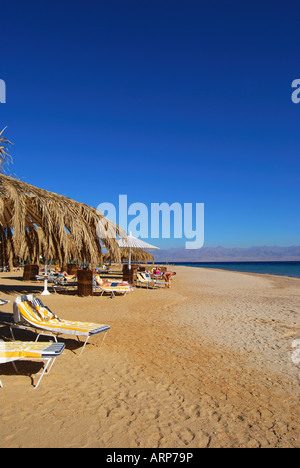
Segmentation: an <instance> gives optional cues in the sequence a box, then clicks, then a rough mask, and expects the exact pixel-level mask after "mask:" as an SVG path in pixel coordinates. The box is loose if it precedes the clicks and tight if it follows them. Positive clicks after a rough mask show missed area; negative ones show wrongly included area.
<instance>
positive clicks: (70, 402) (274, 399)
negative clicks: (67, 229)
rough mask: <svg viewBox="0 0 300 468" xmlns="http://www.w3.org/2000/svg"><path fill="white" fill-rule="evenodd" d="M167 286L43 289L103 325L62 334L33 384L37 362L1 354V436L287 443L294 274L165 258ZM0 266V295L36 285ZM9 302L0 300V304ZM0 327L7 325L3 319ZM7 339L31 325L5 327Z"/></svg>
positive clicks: (293, 382) (5, 441)
mask: <svg viewBox="0 0 300 468" xmlns="http://www.w3.org/2000/svg"><path fill="white" fill-rule="evenodd" d="M175 270H176V271H177V276H176V278H175V281H174V282H172V287H171V288H170V289H159V290H147V289H135V290H134V292H133V293H131V294H129V295H127V296H126V297H117V298H115V299H113V300H111V299H110V298H109V297H90V298H78V297H76V296H66V295H62V294H57V295H54V294H52V295H51V296H48V297H46V298H43V301H44V303H45V304H46V305H48V306H49V307H50V308H51V309H52V310H53V311H54V312H55V313H56V314H57V315H59V316H61V317H62V318H66V319H74V320H83V321H93V322H98V323H107V324H109V325H110V326H111V330H110V332H109V333H108V335H107V337H106V340H105V342H104V344H103V346H102V347H100V344H101V337H100V336H97V337H95V338H92V339H91V344H89V345H88V346H87V347H86V350H85V352H84V354H83V355H82V356H81V357H79V351H80V348H78V345H77V344H76V342H75V341H74V340H70V339H66V340H65V342H66V345H67V346H66V351H65V354H64V355H63V356H61V357H60V358H58V359H57V360H56V363H55V364H54V367H53V369H52V371H51V373H50V375H49V376H46V377H44V379H43V380H42V383H41V385H40V387H39V388H38V389H37V390H34V389H33V386H32V379H31V376H30V375H31V374H32V377H33V378H34V374H35V373H36V372H38V371H39V370H40V365H39V364H37V363H28V362H22V363H19V364H18V368H19V370H20V372H21V373H20V375H15V374H14V371H13V368H12V366H11V364H5V365H1V367H0V376H1V379H2V382H3V385H4V388H2V389H0V401H1V405H0V446H1V447H105V448H126V447H130V448H145V447H149V448H196V447H299V446H300V431H299V376H300V374H299V371H300V369H299V364H298V365H297V364H295V363H293V361H292V352H293V351H295V350H294V349H293V348H292V343H293V341H294V340H295V339H299V338H300V320H299V315H300V307H299V295H300V288H299V285H300V280H299V279H294V278H282V277H275V276H261V275H253V274H243V273H235V272H227V271H220V270H209V269H193V268H187V267H175ZM19 277H20V273H14V274H11V273H0V297H2V298H6V299H10V300H11V301H12V302H13V300H14V298H15V297H16V296H17V295H18V294H22V293H25V292H35V293H37V294H39V293H40V292H41V290H42V286H41V285H39V286H36V285H35V284H34V283H24V282H22V281H20V279H19ZM4 312H12V303H10V304H8V305H6V306H3V307H1V308H0V317H1V313H4ZM0 335H2V336H4V337H9V332H8V330H7V328H0ZM16 338H17V339H32V338H34V336H33V335H31V334H28V333H24V332H20V331H19V332H17V336H16Z"/></svg>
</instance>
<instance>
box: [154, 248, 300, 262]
mask: <svg viewBox="0 0 300 468" xmlns="http://www.w3.org/2000/svg"><path fill="white" fill-rule="evenodd" d="M151 253H152V255H153V256H154V259H155V262H166V261H167V262H239V261H241V262H247V261H249V262H251V261H252V262H253V261H300V246H293V247H277V246H274V247H267V246H261V247H249V248H226V247H203V248H202V249H195V250H187V249H184V248H173V249H165V250H156V251H153V250H152V251H151Z"/></svg>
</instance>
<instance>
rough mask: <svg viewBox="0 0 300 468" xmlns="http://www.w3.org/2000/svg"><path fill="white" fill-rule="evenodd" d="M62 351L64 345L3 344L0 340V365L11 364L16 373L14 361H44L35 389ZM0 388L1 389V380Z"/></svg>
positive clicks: (15, 342)
mask: <svg viewBox="0 0 300 468" xmlns="http://www.w3.org/2000/svg"><path fill="white" fill-rule="evenodd" d="M64 349H65V344H64V343H51V342H50V343H33V342H32V341H14V342H4V341H1V340H0V364H4V363H6V362H12V364H13V366H14V369H15V371H16V372H17V373H18V370H17V367H16V365H15V363H14V361H19V360H30V361H31V360H39V361H41V360H42V361H45V365H44V368H43V371H42V372H41V375H40V378H39V380H38V382H37V384H36V385H35V388H37V387H38V386H39V384H40V382H41V380H42V378H43V377H44V375H45V374H46V373H47V374H49V372H50V370H51V368H52V366H53V364H54V361H55V359H56V358H57V357H58V356H60V355H61V354H62V352H63V350H64ZM0 387H3V385H2V382H1V380H0Z"/></svg>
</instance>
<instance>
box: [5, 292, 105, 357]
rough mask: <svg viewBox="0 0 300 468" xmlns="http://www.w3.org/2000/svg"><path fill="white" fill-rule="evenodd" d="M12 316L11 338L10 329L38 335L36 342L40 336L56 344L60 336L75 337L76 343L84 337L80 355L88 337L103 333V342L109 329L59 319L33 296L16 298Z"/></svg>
mask: <svg viewBox="0 0 300 468" xmlns="http://www.w3.org/2000/svg"><path fill="white" fill-rule="evenodd" d="M13 315H14V323H13V324H11V325H10V330H11V333H12V336H13V331H12V328H21V329H25V330H30V331H33V332H34V333H36V334H37V335H38V336H37V339H36V341H37V340H38V339H39V337H40V335H46V336H53V337H54V339H55V341H56V342H57V337H58V336H60V335H72V336H76V337H77V339H78V341H80V339H79V337H80V336H83V337H86V340H85V342H84V345H83V348H82V350H81V353H80V354H82V352H83V350H84V348H85V346H86V344H87V342H88V339H89V338H90V336H95V335H97V334H99V333H104V335H103V340H102V342H103V341H104V338H105V336H106V333H107V332H108V330H109V329H110V326H109V325H103V324H102V325H100V324H96V323H90V322H75V321H70V320H62V319H59V318H58V317H57V316H56V315H55V314H53V313H52V312H51V310H50V309H49V308H48V307H45V306H44V305H43V303H42V301H41V300H40V299H37V298H36V297H35V296H33V295H28V296H19V297H17V299H16V300H15V302H14V314H13ZM13 338H14V336H13Z"/></svg>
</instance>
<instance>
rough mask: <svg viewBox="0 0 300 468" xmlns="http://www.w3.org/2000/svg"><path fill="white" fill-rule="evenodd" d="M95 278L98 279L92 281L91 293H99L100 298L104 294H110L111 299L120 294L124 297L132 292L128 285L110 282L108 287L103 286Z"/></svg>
mask: <svg viewBox="0 0 300 468" xmlns="http://www.w3.org/2000/svg"><path fill="white" fill-rule="evenodd" d="M97 278H99V277H96V278H94V279H93V291H94V292H100V293H101V296H103V294H105V293H110V294H111V297H112V298H113V297H115V295H116V294H122V295H124V296H126V294H127V293H128V292H130V291H133V289H132V287H131V286H130V284H121V283H119V282H112V283H111V284H110V285H109V286H105V285H104V284H101V282H100V281H99V279H98V280H97ZM103 283H104V282H103Z"/></svg>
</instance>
